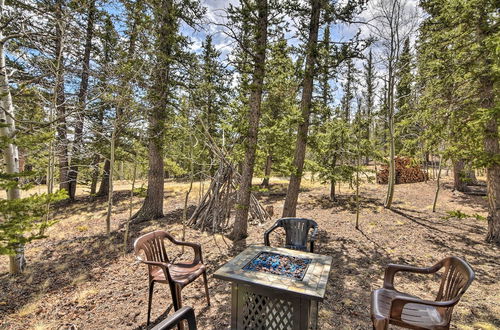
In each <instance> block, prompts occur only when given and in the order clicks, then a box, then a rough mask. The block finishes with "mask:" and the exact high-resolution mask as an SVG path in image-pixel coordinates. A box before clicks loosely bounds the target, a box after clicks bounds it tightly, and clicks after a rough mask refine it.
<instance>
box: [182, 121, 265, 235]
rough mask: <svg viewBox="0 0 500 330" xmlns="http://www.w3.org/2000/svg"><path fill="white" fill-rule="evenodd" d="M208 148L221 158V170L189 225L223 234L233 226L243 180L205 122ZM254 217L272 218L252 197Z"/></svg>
mask: <svg viewBox="0 0 500 330" xmlns="http://www.w3.org/2000/svg"><path fill="white" fill-rule="evenodd" d="M202 126H203V129H204V135H205V137H206V142H205V143H206V145H207V146H208V148H210V149H211V150H212V152H213V154H214V155H215V156H216V157H217V158H218V159H219V168H218V169H217V171H216V173H215V174H214V176H213V178H212V182H211V183H210V186H209V187H208V189H207V191H206V192H205V194H204V195H203V197H202V198H201V202H200V203H199V205H198V206H197V207H196V210H195V211H194V212H193V214H192V215H191V217H190V219H189V221H188V225H190V226H192V227H196V228H199V229H201V230H209V231H212V232H223V231H226V230H227V229H229V228H230V227H231V225H232V224H231V221H230V220H231V210H232V209H233V207H234V206H235V204H236V191H237V186H238V185H239V183H240V180H241V174H240V173H238V171H237V170H236V168H235V166H234V165H233V164H232V163H231V162H230V161H229V160H228V159H227V157H226V155H227V151H226V150H224V148H223V147H222V148H221V147H219V146H218V145H217V144H216V143H215V141H214V140H213V138H212V136H210V134H209V133H208V130H207V129H206V126H205V124H204V123H203V122H202ZM249 211H250V212H249V213H250V217H251V219H253V220H256V221H260V222H264V221H265V220H267V219H270V216H269V214H268V213H267V212H266V210H265V209H264V208H263V207H262V205H260V203H259V201H258V200H257V198H256V197H255V196H254V195H253V194H251V196H250V210H249Z"/></svg>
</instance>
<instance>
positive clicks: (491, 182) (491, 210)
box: [484, 117, 500, 244]
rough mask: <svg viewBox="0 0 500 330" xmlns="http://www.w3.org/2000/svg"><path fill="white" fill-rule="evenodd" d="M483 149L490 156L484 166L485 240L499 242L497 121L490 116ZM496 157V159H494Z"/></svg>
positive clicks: (499, 168) (499, 206)
mask: <svg viewBox="0 0 500 330" xmlns="http://www.w3.org/2000/svg"><path fill="white" fill-rule="evenodd" d="M484 149H485V151H486V152H487V153H488V154H489V155H490V156H491V160H490V162H489V164H488V166H487V168H486V182H487V192H488V235H487V236H486V241H487V242H493V243H497V244H500V164H499V163H498V155H499V154H500V148H499V143H498V121H497V119H496V118H495V117H493V118H491V119H490V120H489V121H488V122H487V123H486V127H485V138H484ZM494 157H496V159H497V160H496V161H495V160H494V159H495V158H494Z"/></svg>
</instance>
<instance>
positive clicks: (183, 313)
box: [152, 306, 196, 330]
mask: <svg viewBox="0 0 500 330" xmlns="http://www.w3.org/2000/svg"><path fill="white" fill-rule="evenodd" d="M182 320H187V322H188V328H189V330H196V318H195V315H194V310H193V308H191V307H187V306H186V307H182V308H181V309H179V310H178V311H176V312H175V313H174V314H172V315H171V316H169V317H168V318H166V319H165V320H163V321H161V322H160V323H158V324H157V325H156V326H155V327H153V328H152V330H167V329H172V328H173V327H175V326H176V325H178V324H179V323H180V322H182Z"/></svg>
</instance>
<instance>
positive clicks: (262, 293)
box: [231, 283, 318, 330]
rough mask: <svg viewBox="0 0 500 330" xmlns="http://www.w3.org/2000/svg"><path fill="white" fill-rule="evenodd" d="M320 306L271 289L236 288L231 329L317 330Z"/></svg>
mask: <svg viewBox="0 0 500 330" xmlns="http://www.w3.org/2000/svg"><path fill="white" fill-rule="evenodd" d="M317 314H318V302H317V301H315V300H311V299H307V298H303V297H295V296H290V295H288V294H286V293H283V292H280V291H277V290H272V289H269V288H262V287H256V286H252V285H248V284H241V283H233V284H232V312H231V329H238V330H240V329H241V330H250V329H259V330H260V329H266V330H268V329H269V330H274V329H276V330H278V329H279V330H303V329H316V328H317V320H318V315H317Z"/></svg>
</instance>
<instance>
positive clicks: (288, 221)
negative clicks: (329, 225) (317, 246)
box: [264, 218, 318, 252]
mask: <svg viewBox="0 0 500 330" xmlns="http://www.w3.org/2000/svg"><path fill="white" fill-rule="evenodd" d="M278 227H282V228H284V229H285V235H286V240H285V248H287V249H293V250H300V251H309V252H314V242H315V241H316V237H317V235H318V224H317V223H316V221H314V220H311V219H305V218H281V219H278V220H277V221H276V223H275V224H274V225H273V226H272V227H271V228H269V229H268V230H267V231H266V232H265V233H264V244H265V245H266V246H270V242H269V235H270V234H271V232H273V231H274V230H275V229H276V228H278ZM310 229H313V231H312V234H311V237H310V249H307V238H308V236H309V230H310Z"/></svg>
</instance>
